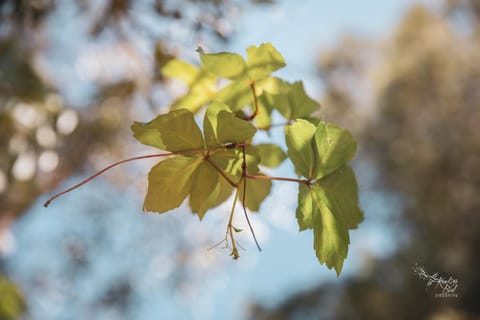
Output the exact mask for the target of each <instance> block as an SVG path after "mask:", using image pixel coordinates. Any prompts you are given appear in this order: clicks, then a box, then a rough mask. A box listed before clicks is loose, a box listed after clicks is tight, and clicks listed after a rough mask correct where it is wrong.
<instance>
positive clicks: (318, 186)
mask: <svg viewBox="0 0 480 320" xmlns="http://www.w3.org/2000/svg"><path fill="white" fill-rule="evenodd" d="M296 216H297V221H298V225H299V226H300V230H305V229H313V233H314V248H315V252H316V254H317V257H318V260H319V261H320V263H325V264H326V265H327V267H328V268H335V270H336V272H337V274H340V272H341V270H342V266H343V262H344V260H345V258H346V256H347V251H348V244H349V243H350V238H349V234H348V232H349V230H350V229H354V228H356V227H357V225H358V224H359V223H360V222H361V221H362V220H363V212H362V210H361V209H360V207H359V204H358V186H357V181H356V179H355V174H354V173H353V170H352V169H351V168H350V167H347V166H344V167H341V168H339V169H338V170H336V171H335V172H334V173H333V174H331V175H328V176H326V177H324V178H323V179H320V180H318V181H317V182H316V183H315V184H314V185H313V186H311V187H307V186H306V185H303V184H302V185H300V186H299V193H298V207H297V211H296Z"/></svg>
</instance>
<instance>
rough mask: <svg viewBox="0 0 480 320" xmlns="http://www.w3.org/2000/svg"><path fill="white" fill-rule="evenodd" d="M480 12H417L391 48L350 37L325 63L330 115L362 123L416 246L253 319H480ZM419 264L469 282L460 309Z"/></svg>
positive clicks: (452, 8) (258, 309) (369, 152)
mask: <svg viewBox="0 0 480 320" xmlns="http://www.w3.org/2000/svg"><path fill="white" fill-rule="evenodd" d="M479 9H480V2H479V1H473V0H472V1H446V2H445V5H444V6H443V10H437V11H435V10H433V9H429V8H427V7H424V6H421V5H417V6H414V7H412V8H411V10H409V11H408V12H407V14H406V16H405V17H404V19H403V21H401V23H400V24H399V26H398V27H397V28H396V30H395V32H393V34H392V35H391V36H390V37H389V38H388V41H387V42H386V43H384V44H383V45H377V44H373V43H367V42H366V41H363V40H361V39H354V38H352V37H350V38H346V39H345V40H344V41H343V42H341V43H340V45H339V46H338V47H337V48H336V49H334V51H333V52H331V53H330V54H327V55H323V56H322V57H321V59H320V70H321V75H322V76H323V77H324V79H325V82H326V84H327V95H326V98H325V100H327V101H329V102H327V103H324V105H325V106H326V108H325V109H324V111H325V113H326V115H327V117H332V118H336V117H343V114H344V113H345V112H346V111H350V110H351V111H352V112H353V114H356V115H357V117H356V118H355V119H352V118H348V120H346V119H341V120H342V121H355V122H356V131H357V134H359V135H360V136H361V137H362V138H360V140H361V141H360V143H359V145H360V146H361V153H362V154H364V155H365V156H366V158H367V159H368V161H371V162H372V163H373V164H374V166H375V167H376V168H377V169H378V170H379V171H380V181H379V182H378V184H379V186H378V188H379V189H383V190H391V191H393V192H396V193H397V194H399V195H401V197H402V198H403V199H404V203H403V206H402V220H403V221H402V223H404V225H405V226H406V227H404V228H403V229H402V230H404V232H405V233H406V234H408V240H407V241H406V243H405V244H404V245H403V246H402V247H400V248H399V249H398V251H397V252H396V253H395V254H393V255H392V256H391V257H389V258H382V259H380V258H374V257H368V256H367V257H365V261H364V265H363V268H362V269H361V270H359V272H358V274H357V275H354V276H352V277H350V278H349V279H346V280H345V283H344V286H339V285H336V284H325V285H321V286H319V287H317V288H313V289H311V290H310V291H307V292H302V293H298V294H297V295H295V296H293V297H291V298H290V299H288V300H286V301H285V302H284V303H282V304H280V305H278V306H277V307H276V308H273V309H267V308H264V307H262V306H259V305H256V306H254V307H252V318H254V319H320V318H325V319H478V318H479V316H480V304H479V303H478V302H479V300H478V296H479V292H480V275H479V273H478V266H479V265H480V254H479V252H480V232H479V229H478V225H479V224H480V215H479V214H478V213H479V212H480V198H479V197H478V194H479V193H480V157H479V153H478V151H479V150H480V132H479V130H478V129H477V127H478V123H479V122H480V107H479V101H480V96H479V90H478V88H480V64H479V63H478V62H479V61H480V41H478V40H479V39H478V37H479V34H480V32H479V31H480V24H479V21H480V20H479V19H480V14H479V13H480V10H479ZM378 61H380V62H378ZM372 70H373V71H372ZM366 82H368V83H369V84H370V88H369V87H368V85H367V86H366V85H365V83H366ZM359 89H363V90H367V91H366V92H367V93H365V91H364V92H363V93H358V91H359ZM360 91H361V90H360ZM332 102H333V103H332ZM369 104H371V105H373V106H369ZM329 106H330V107H331V108H332V109H333V110H330V109H328V108H329ZM337 107H338V109H337ZM359 109H363V110H359ZM372 110H373V112H372ZM367 111H368V112H367ZM346 113H350V112H346ZM340 122H341V121H340ZM349 124H350V122H349ZM368 214H369V213H368V212H366V219H367V220H368ZM392 223H394V222H393V221H392ZM397 236H398V238H401V237H402V235H401V234H398V235H397ZM417 262H418V263H421V264H424V265H425V266H426V269H427V270H431V271H432V273H433V272H438V273H439V274H441V275H445V276H447V278H448V276H452V277H454V278H456V279H458V282H459V287H458V290H457V293H458V297H457V298H437V297H435V294H434V292H432V291H431V290H430V291H429V290H426V287H425V283H424V282H423V281H420V280H419V279H418V278H417V277H416V276H415V274H414V273H413V271H412V268H413V266H414V265H415V263H417Z"/></svg>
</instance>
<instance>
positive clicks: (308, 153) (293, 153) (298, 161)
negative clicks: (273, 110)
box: [285, 119, 316, 178]
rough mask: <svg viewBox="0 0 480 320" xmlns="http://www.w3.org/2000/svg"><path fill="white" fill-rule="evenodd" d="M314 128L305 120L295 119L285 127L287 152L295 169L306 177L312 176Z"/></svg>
mask: <svg viewBox="0 0 480 320" xmlns="http://www.w3.org/2000/svg"><path fill="white" fill-rule="evenodd" d="M315 131H316V128H315V126H314V125H313V124H311V123H310V122H308V121H306V120H301V119H299V120H297V121H296V122H295V123H294V124H292V125H291V126H288V127H287V128H286V136H285V139H286V143H287V147H288V151H287V154H288V156H289V158H290V160H291V161H292V163H293V165H294V166H295V170H296V171H297V172H299V173H300V174H301V175H302V176H304V177H307V178H312V177H313V172H314V164H315V155H314V152H313V148H312V139H313V136H314V134H315Z"/></svg>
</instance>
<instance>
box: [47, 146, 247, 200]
mask: <svg viewBox="0 0 480 320" xmlns="http://www.w3.org/2000/svg"><path fill="white" fill-rule="evenodd" d="M245 145H246V144H245V143H239V144H235V147H241V148H244V147H245ZM225 148H226V146H213V147H208V148H203V149H192V150H184V151H177V152H165V153H155V154H148V155H144V156H138V157H133V158H128V159H124V160H120V161H117V162H114V163H112V164H111V165H109V166H107V167H105V168H103V169H102V170H100V171H98V172H96V173H94V174H93V175H91V176H90V177H88V178H86V179H85V180H83V181H81V182H79V183H77V184H76V185H74V186H72V187H70V188H68V189H66V190H64V191H62V192H60V193H57V194H56V195H54V196H53V197H51V198H50V199H48V200H47V201H46V202H45V203H44V204H43V206H44V207H45V208H46V207H48V206H49V205H50V203H51V202H52V201H53V200H55V199H56V198H58V197H60V196H62V195H64V194H66V193H69V192H70V191H73V190H75V189H77V188H79V187H81V186H83V185H84V184H86V183H88V182H90V181H91V180H93V179H95V178H96V177H98V176H99V175H101V174H103V173H104V172H105V171H108V170H110V169H112V168H113V167H116V166H118V165H120V164H123V163H125V162H130V161H135V160H141V159H149V158H159V157H168V156H175V155H190V154H195V153H201V152H209V151H215V150H220V149H225Z"/></svg>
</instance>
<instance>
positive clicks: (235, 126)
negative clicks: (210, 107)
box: [217, 110, 257, 144]
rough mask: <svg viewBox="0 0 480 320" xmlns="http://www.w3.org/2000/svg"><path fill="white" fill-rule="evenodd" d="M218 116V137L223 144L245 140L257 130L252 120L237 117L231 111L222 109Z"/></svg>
mask: <svg viewBox="0 0 480 320" xmlns="http://www.w3.org/2000/svg"><path fill="white" fill-rule="evenodd" d="M217 118H218V119H217V138H218V140H219V141H220V142H221V143H223V144H226V143H232V142H236V143H239V142H244V141H246V140H248V139H251V138H252V137H253V136H254V135H255V133H256V132H257V129H256V128H255V127H254V126H253V125H252V124H251V123H250V122H248V121H246V120H242V119H239V118H237V117H236V116H235V115H234V114H233V113H231V112H230V111H225V110H221V111H220V112H219V113H218V116H217Z"/></svg>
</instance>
